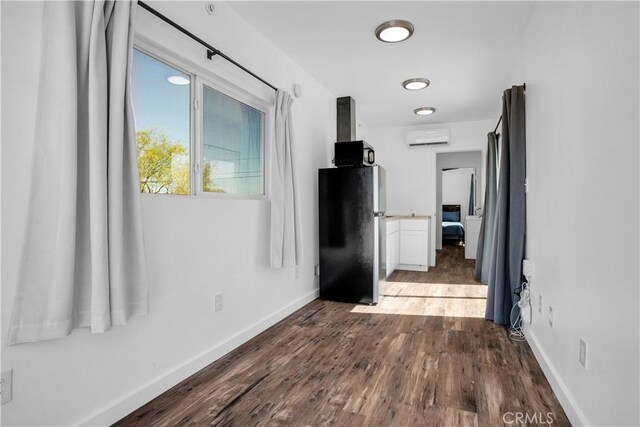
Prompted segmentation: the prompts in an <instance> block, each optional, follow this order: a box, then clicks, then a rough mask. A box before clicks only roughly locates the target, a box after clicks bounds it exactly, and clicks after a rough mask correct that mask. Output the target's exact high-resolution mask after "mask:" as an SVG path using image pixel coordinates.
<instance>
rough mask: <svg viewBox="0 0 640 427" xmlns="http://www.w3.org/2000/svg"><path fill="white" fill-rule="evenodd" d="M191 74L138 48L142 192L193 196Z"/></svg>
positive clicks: (136, 76) (135, 65)
mask: <svg viewBox="0 0 640 427" xmlns="http://www.w3.org/2000/svg"><path fill="white" fill-rule="evenodd" d="M190 85H191V76H190V75H188V74H185V73H183V72H182V71H179V70H178V69H176V68H174V67H171V66H169V65H167V64H165V63H163V62H160V61H158V60H157V59H154V58H152V57H151V56H149V55H147V54H145V53H143V52H141V51H139V50H134V54H133V105H134V112H135V120H136V140H137V143H138V171H139V174H140V191H141V192H143V193H164V194H183V195H186V194H191V160H190V152H191V149H190V148H191V143H190V141H191V137H190V134H191V126H190V123H191V119H190V112H191V89H190Z"/></svg>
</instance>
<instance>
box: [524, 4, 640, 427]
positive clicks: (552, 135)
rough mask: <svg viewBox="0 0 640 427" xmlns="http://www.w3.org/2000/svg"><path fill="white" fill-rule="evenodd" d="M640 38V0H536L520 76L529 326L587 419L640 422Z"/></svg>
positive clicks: (579, 418) (567, 398)
mask: <svg viewBox="0 0 640 427" xmlns="http://www.w3.org/2000/svg"><path fill="white" fill-rule="evenodd" d="M638 39H639V30H638V3H636V2H633V3H621V2H620V3H616V2H601V3H596V2H594V3H590V2H563V3H555V2H541V3H536V5H535V9H534V13H533V16H532V18H531V21H530V23H529V26H528V29H527V31H526V36H525V40H524V43H523V48H522V52H521V53H522V57H521V58H520V59H519V61H518V65H519V66H518V68H517V70H516V71H515V72H514V75H513V79H512V82H515V83H521V82H526V83H527V91H526V110H527V113H526V114H527V117H526V120H527V174H528V182H529V185H528V194H527V218H528V228H527V257H528V258H530V259H532V260H533V261H534V263H535V272H534V278H533V280H532V284H531V287H532V292H533V298H532V299H533V322H532V324H531V325H527V326H526V333H527V336H528V338H529V342H530V344H531V346H532V347H533V349H534V350H535V351H536V353H537V356H538V359H539V360H540V361H541V363H542V365H543V367H544V368H545V370H546V373H547V376H548V378H549V379H550V381H551V383H552V385H554V388H555V390H556V394H557V395H559V397H560V399H561V401H562V402H563V404H564V406H565V408H566V409H567V411H568V412H569V415H570V417H571V419H572V421H573V422H574V423H575V424H581V423H584V424H586V425H602V426H604V425H607V426H610V425H639V424H640V416H639V414H638V408H639V405H638V403H639V400H640V391H639V384H638V379H639V369H638V364H639V360H640V352H639V345H640V343H639V336H638V322H639V318H638V300H639V289H638V287H639V286H638V283H639V277H638V260H639V252H638V244H639V242H638V218H639V211H638V180H639V176H638V146H639V143H638V141H639V138H640V132H639V129H638V126H639V124H638V117H639V107H638V104H639V97H638V89H639V87H638V75H639V66H638V49H639V42H638ZM538 295H542V298H543V307H542V314H540V313H538ZM549 306H552V307H553V313H554V315H553V317H554V324H553V327H550V326H549V324H548V311H549ZM525 318H528V313H526V312H525ZM581 337H582V338H583V339H584V340H585V341H586V342H587V345H588V349H587V369H586V370H585V369H584V368H582V366H581V365H580V364H579V363H578V351H579V339H580V338H581Z"/></svg>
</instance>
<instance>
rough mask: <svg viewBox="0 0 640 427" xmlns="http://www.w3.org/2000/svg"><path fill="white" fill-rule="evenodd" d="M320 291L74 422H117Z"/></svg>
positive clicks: (280, 318) (279, 319) (93, 423)
mask: <svg viewBox="0 0 640 427" xmlns="http://www.w3.org/2000/svg"><path fill="white" fill-rule="evenodd" d="M318 293H319V291H318V290H317V289H316V290H315V291H313V292H310V293H308V294H306V295H303V296H302V297H300V298H298V299H297V300H295V301H293V302H291V303H290V304H288V305H286V306H285V307H283V308H281V309H278V310H276V311H275V312H273V313H272V314H270V315H268V316H266V317H264V318H263V319H261V320H259V321H257V322H256V323H254V324H252V325H250V326H249V327H247V328H245V329H243V330H242V331H240V332H238V333H237V334H235V335H233V336H231V337H230V338H228V339H226V340H225V341H223V342H221V343H219V344H216V345H214V346H213V347H211V348H209V349H208V350H206V351H204V352H202V353H201V354H199V355H197V356H195V357H193V358H191V359H189V360H187V361H186V362H184V363H183V364H181V365H178V366H176V367H174V368H172V369H171V370H169V371H168V372H166V373H165V374H163V375H161V376H158V377H156V378H155V379H153V380H151V381H149V382H148V383H146V384H144V385H142V386H140V387H138V388H137V389H135V390H133V391H132V392H130V393H128V394H126V395H125V396H123V397H122V398H120V399H118V400H117V401H115V402H113V403H111V404H109V405H108V406H106V407H105V408H103V409H101V410H99V411H96V412H95V413H93V414H92V415H90V416H88V417H86V418H84V419H83V420H82V421H80V422H78V423H74V425H81V426H104V425H107V426H108V425H111V424H113V423H115V422H116V421H118V420H120V419H121V418H123V417H124V416H126V415H128V414H130V413H131V412H133V411H135V410H136V409H138V408H139V407H141V406H142V405H144V404H145V403H147V402H149V401H151V400H152V399H154V398H156V397H158V396H159V395H160V394H162V393H164V392H165V391H167V390H169V389H170V388H171V387H173V386H175V385H176V384H178V383H180V382H181V381H182V380H184V379H186V378H188V377H189V376H191V375H193V374H195V373H196V372H198V371H199V370H201V369H202V368H204V367H206V366H207V365H209V364H210V363H212V362H215V361H216V360H218V359H219V358H221V357H222V356H224V355H225V354H227V353H229V352H230V351H232V350H233V349H235V348H237V347H239V346H240V345H242V344H244V343H245V342H247V341H249V340H250V339H251V338H253V337H255V336H256V335H258V334H260V333H261V332H264V331H265V330H266V329H268V328H270V327H271V326H273V325H275V324H276V323H278V322H279V321H281V320H282V319H284V318H285V317H287V316H288V315H290V314H291V313H293V312H295V311H296V310H298V309H300V308H302V307H304V306H305V305H307V304H308V303H310V302H311V301H313V300H314V299H316V298H318Z"/></svg>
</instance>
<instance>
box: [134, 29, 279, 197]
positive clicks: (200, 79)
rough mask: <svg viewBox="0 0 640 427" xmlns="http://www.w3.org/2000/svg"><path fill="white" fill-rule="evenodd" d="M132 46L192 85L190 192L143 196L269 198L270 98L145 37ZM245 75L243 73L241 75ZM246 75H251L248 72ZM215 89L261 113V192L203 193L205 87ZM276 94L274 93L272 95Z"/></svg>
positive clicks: (146, 194)
mask: <svg viewBox="0 0 640 427" xmlns="http://www.w3.org/2000/svg"><path fill="white" fill-rule="evenodd" d="M133 48H134V49H137V50H139V51H140V52H142V53H144V54H145V55H148V56H150V57H152V58H153V59H155V60H157V61H159V62H162V63H164V64H166V65H168V66H170V67H173V68H175V69H176V70H178V71H180V72H183V73H184V74H187V75H189V76H190V78H191V84H190V88H189V103H190V105H189V108H190V110H189V166H190V169H189V171H190V174H189V175H190V180H191V192H190V194H165V193H162V194H153V193H143V192H140V194H142V195H144V197H151V196H162V197H179V198H183V199H184V198H186V197H190V198H201V199H227V200H269V195H270V194H269V189H270V179H271V177H270V174H269V165H270V154H271V150H270V147H271V145H272V144H271V140H272V125H271V123H272V122H273V117H274V114H275V111H274V107H273V105H272V104H273V99H265V98H263V97H260V96H258V95H256V94H253V93H251V92H249V91H247V90H246V89H243V88H242V87H240V86H239V85H237V84H235V83H232V82H230V81H228V80H226V79H224V78H222V77H221V76H219V75H217V74H215V73H214V72H212V71H210V70H208V69H205V68H204V67H202V66H200V65H198V64H196V63H195V62H193V61H190V60H188V59H187V58H185V57H183V56H181V55H178V54H176V53H175V52H173V51H171V50H170V49H168V48H165V47H163V46H160V45H159V44H156V43H154V42H152V41H151V40H148V39H146V37H140V36H139V35H137V36H136V38H135V41H134V44H133ZM243 77H245V76H243ZM246 78H252V77H251V76H249V75H247V76H246ZM205 86H208V87H209V88H211V89H213V90H216V91H218V92H220V93H222V94H224V95H227V96H229V97H231V98H233V99H234V100H236V101H238V102H241V103H243V104H246V105H248V106H250V107H252V108H254V109H256V110H258V111H260V112H262V144H261V147H260V151H261V154H262V168H263V170H262V186H263V188H262V194H255V195H250V194H227V193H216V192H206V191H204V189H203V187H204V185H203V175H202V167H201V164H202V160H203V159H202V155H203V154H204V132H203V124H204V106H203V102H202V100H203V97H204V88H205ZM274 96H275V95H274Z"/></svg>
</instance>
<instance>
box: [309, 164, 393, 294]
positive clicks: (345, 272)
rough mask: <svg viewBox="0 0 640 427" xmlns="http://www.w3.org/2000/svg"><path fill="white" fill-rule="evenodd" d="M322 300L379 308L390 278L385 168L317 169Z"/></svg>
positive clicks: (375, 166)
mask: <svg viewBox="0 0 640 427" xmlns="http://www.w3.org/2000/svg"><path fill="white" fill-rule="evenodd" d="M318 186H319V228H320V298H321V299H325V300H331V301H341V302H349V303H359V304H376V303H377V302H378V299H379V293H380V285H379V281H380V280H381V279H384V278H385V277H386V236H387V233H386V223H385V209H386V192H385V171H384V169H383V168H382V167H380V166H377V165H374V166H359V167H358V166H354V167H339V168H329V169H320V170H318Z"/></svg>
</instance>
